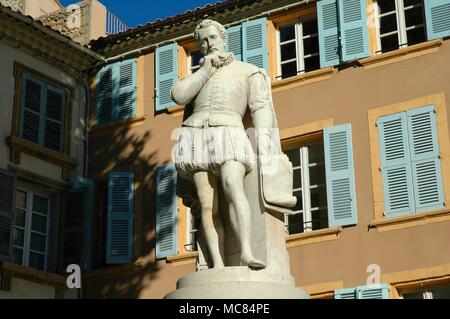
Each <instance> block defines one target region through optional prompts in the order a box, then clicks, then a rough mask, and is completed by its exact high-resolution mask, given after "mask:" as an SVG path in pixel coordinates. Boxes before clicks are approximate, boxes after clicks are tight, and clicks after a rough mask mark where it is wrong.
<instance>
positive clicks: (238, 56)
mask: <svg viewBox="0 0 450 319" xmlns="http://www.w3.org/2000/svg"><path fill="white" fill-rule="evenodd" d="M227 34H228V42H227V46H226V48H225V51H226V52H233V53H234V57H235V60H237V61H242V25H240V24H239V25H237V26H234V27H231V28H228V29H227Z"/></svg>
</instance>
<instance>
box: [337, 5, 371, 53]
mask: <svg viewBox="0 0 450 319" xmlns="http://www.w3.org/2000/svg"><path fill="white" fill-rule="evenodd" d="M338 4H339V15H338V16H339V27H340V31H341V39H342V60H343V61H350V60H353V59H359V58H365V57H368V56H369V54H370V53H369V35H368V29H367V9H366V0H341V1H338Z"/></svg>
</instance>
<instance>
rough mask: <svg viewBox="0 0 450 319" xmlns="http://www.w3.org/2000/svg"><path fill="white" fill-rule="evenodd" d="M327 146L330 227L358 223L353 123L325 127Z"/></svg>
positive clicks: (326, 167)
mask: <svg viewBox="0 0 450 319" xmlns="http://www.w3.org/2000/svg"><path fill="white" fill-rule="evenodd" d="M324 148H325V172H326V178H327V201H328V224H329V226H330V227H336V226H346V225H355V224H356V223H357V214H356V195H355V174H354V169H353V149H352V129H351V125H350V124H344V125H339V126H335V127H331V128H327V129H325V130H324Z"/></svg>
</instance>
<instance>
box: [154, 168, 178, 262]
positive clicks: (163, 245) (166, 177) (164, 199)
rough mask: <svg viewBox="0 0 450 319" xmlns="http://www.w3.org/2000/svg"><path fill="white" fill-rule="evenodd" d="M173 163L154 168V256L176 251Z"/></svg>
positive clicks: (176, 228)
mask: <svg viewBox="0 0 450 319" xmlns="http://www.w3.org/2000/svg"><path fill="white" fill-rule="evenodd" d="M176 182H177V172H176V169H175V164H173V163H170V164H165V165H161V166H159V167H158V168H157V170H156V258H157V259H160V258H165V257H167V256H173V255H176V254H177V253H178V224H177V223H178V221H177V219H178V201H177V195H176Z"/></svg>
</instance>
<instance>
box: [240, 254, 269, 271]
mask: <svg viewBox="0 0 450 319" xmlns="http://www.w3.org/2000/svg"><path fill="white" fill-rule="evenodd" d="M241 261H242V264H243V265H244V266H248V267H250V268H255V269H263V268H266V264H265V263H264V262H262V261H261V260H259V259H256V258H254V257H253V256H251V257H249V258H245V257H243V258H241Z"/></svg>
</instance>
